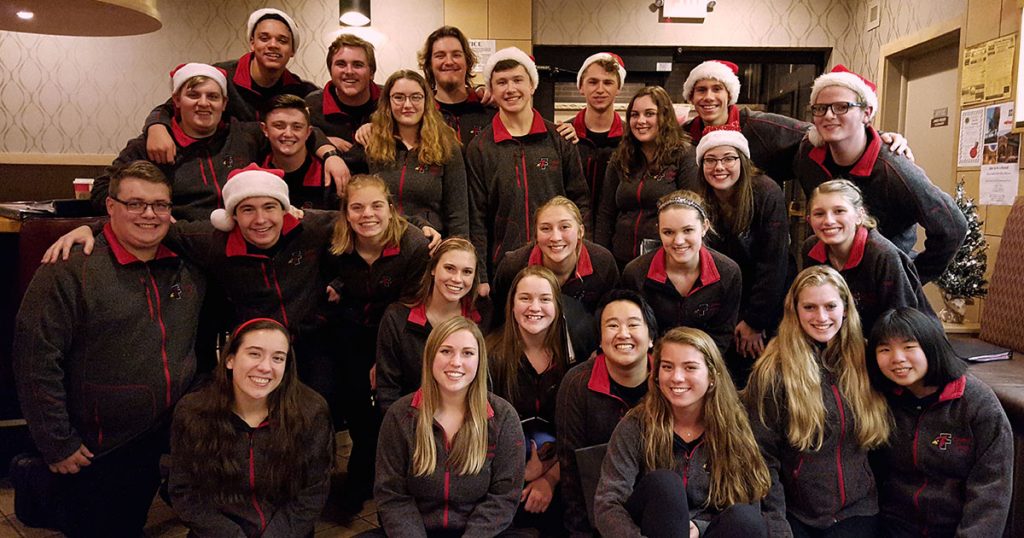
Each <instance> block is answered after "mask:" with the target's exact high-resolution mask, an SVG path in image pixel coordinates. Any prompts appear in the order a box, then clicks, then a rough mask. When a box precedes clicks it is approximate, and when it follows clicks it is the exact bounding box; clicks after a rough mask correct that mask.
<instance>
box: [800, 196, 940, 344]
mask: <svg viewBox="0 0 1024 538" xmlns="http://www.w3.org/2000/svg"><path fill="white" fill-rule="evenodd" d="M808 207H809V208H810V213H809V214H808V217H807V222H809V223H810V225H811V229H813V230H814V237H808V238H807V240H806V241H804V245H803V253H804V267H807V266H810V265H814V264H819V263H824V264H827V265H829V266H831V267H832V268H833V269H835V270H836V271H839V274H840V275H842V276H843V279H845V280H846V284H847V285H848V286H849V287H850V292H851V293H853V299H854V302H856V303H857V313H858V314H860V320H861V327H863V329H864V333H865V335H867V334H870V332H871V327H872V326H873V325H874V323H875V320H876V319H878V316H880V315H881V314H882V312H885V311H886V310H888V309H890V308H899V307H904V306H908V307H911V308H917V309H919V310H922V311H924V312H927V313H930V314H932V315H935V314H934V313H933V312H932V309H931V306H930V305H929V304H928V299H927V298H925V296H924V291H923V290H922V289H921V281H920V280H919V279H918V278H917V270H916V269H914V263H913V262H912V261H911V260H910V258H909V257H908V256H907V255H906V254H904V253H903V252H902V251H901V250H900V249H898V248H896V246H895V245H893V244H892V243H890V242H889V240H888V239H886V238H884V237H882V234H880V233H878V230H877V229H876V228H875V219H874V218H873V217H871V215H868V213H867V210H866V209H865V208H864V198H863V197H862V196H861V193H860V189H858V188H857V186H856V185H854V184H853V183H851V182H850V181H847V180H845V179H835V180H832V181H826V182H825V183H822V184H821V185H818V187H817V188H815V189H814V191H813V192H812V193H811V198H810V201H809V202H808Z"/></svg>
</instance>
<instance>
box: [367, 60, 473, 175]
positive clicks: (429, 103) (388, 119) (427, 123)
mask: <svg viewBox="0 0 1024 538" xmlns="http://www.w3.org/2000/svg"><path fill="white" fill-rule="evenodd" d="M399 80H411V81H413V82H415V83H416V84H418V85H419V86H420V89H421V90H423V117H422V118H421V119H420V129H419V138H420V141H419V147H418V151H419V160H420V162H421V163H423V164H428V165H444V164H445V163H447V162H448V159H450V158H451V156H452V153H453V152H455V151H458V142H457V140H456V138H455V131H453V130H452V128H451V127H449V126H448V124H446V123H445V122H444V118H443V117H442V116H441V113H440V112H438V111H437V106H436V105H435V104H434V92H433V91H431V89H430V88H429V87H428V86H427V81H426V80H424V78H423V76H422V75H420V74H419V73H417V72H415V71H410V70H408V69H401V70H399V71H395V72H394V73H392V74H391V76H390V77H388V80H387V82H385V83H384V90H383V91H382V92H381V95H380V99H379V100H378V101H377V110H376V111H374V113H373V115H372V116H370V123H371V126H372V129H370V141H369V142H368V143H367V145H366V157H367V159H368V160H370V161H371V162H374V163H384V164H394V163H395V134H396V131H397V130H398V126H397V125H395V118H394V115H393V112H392V110H391V90H392V89H394V87H395V83H396V82H398V81H399Z"/></svg>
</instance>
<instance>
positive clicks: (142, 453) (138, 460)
mask: <svg viewBox="0 0 1024 538" xmlns="http://www.w3.org/2000/svg"><path fill="white" fill-rule="evenodd" d="M165 435H166V433H165V432H163V431H161V432H158V433H150V434H147V435H145V436H144V437H141V438H139V439H137V440H135V441H132V442H130V443H128V444H127V445H124V446H122V447H119V448H117V449H115V450H114V451H113V452H109V453H107V454H104V455H103V456H101V457H98V458H95V459H94V460H93V461H92V464H90V465H89V466H87V467H83V468H82V470H81V471H79V472H78V473H76V474H70V475H59V476H58V480H57V483H56V487H57V491H58V492H57V495H58V496H59V498H60V500H61V502H62V503H63V505H64V508H65V511H66V512H65V513H66V515H67V519H68V521H67V522H65V523H64V525H62V527H64V528H62V529H61V531H63V532H64V534H66V535H68V536H71V537H79V536H81V537H94V536H95V537H108V536H109V537H121V536H124V537H132V538H136V537H138V536H142V530H143V528H144V527H145V526H146V516H147V515H148V514H149V507H150V505H151V504H152V503H153V496H154V495H155V494H156V490H157V488H158V487H159V486H160V454H161V453H162V452H163V451H164V450H163V449H164V446H165V444H166V437H165Z"/></svg>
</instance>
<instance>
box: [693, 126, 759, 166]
mask: <svg viewBox="0 0 1024 538" xmlns="http://www.w3.org/2000/svg"><path fill="white" fill-rule="evenodd" d="M718 146H732V147H734V148H736V151H739V152H740V153H742V154H744V155H746V156H747V158H748V159H749V158H750V144H749V143H748V142H747V137H745V136H743V133H741V132H739V131H735V130H732V129H716V130H714V131H710V132H708V133H707V134H705V135H704V136H702V137H700V142H699V143H698V144H697V165H698V166H702V165H703V164H704V154H705V153H707V152H708V151H709V150H711V149H714V148H717V147H718Z"/></svg>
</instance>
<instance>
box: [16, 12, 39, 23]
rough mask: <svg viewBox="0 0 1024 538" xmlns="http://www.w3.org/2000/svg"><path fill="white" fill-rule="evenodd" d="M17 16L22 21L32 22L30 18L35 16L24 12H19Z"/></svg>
mask: <svg viewBox="0 0 1024 538" xmlns="http://www.w3.org/2000/svg"><path fill="white" fill-rule="evenodd" d="M17 15H18V18H19V19H21V20H23V21H30V20H32V17H35V16H36V14H35V13H32V12H31V11H24V10H22V11H19V12H18V13H17Z"/></svg>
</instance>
